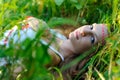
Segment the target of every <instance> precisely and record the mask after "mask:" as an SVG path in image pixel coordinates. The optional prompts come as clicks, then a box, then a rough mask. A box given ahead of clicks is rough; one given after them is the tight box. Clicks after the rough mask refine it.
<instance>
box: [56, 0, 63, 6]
mask: <svg viewBox="0 0 120 80" xmlns="http://www.w3.org/2000/svg"><path fill="white" fill-rule="evenodd" d="M63 2H64V0H55V4H56V5H58V6H60V5H61V4H62V3H63Z"/></svg>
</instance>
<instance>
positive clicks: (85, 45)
mask: <svg viewBox="0 0 120 80" xmlns="http://www.w3.org/2000/svg"><path fill="white" fill-rule="evenodd" d="M81 46H83V49H89V48H91V47H92V45H91V42H90V38H89V37H85V38H83V39H82V40H81Z"/></svg>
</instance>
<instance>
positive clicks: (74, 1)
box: [70, 0, 78, 3]
mask: <svg viewBox="0 0 120 80" xmlns="http://www.w3.org/2000/svg"><path fill="white" fill-rule="evenodd" d="M70 1H71V2H72V3H77V2H78V0H70Z"/></svg>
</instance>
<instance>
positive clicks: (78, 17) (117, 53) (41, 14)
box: [0, 0, 120, 80]
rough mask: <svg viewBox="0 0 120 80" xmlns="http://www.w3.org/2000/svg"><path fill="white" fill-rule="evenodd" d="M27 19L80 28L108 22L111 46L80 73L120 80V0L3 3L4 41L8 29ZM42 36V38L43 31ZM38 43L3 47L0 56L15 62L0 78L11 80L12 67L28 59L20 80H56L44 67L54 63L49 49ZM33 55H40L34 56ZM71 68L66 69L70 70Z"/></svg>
mask: <svg viewBox="0 0 120 80" xmlns="http://www.w3.org/2000/svg"><path fill="white" fill-rule="evenodd" d="M26 16H34V17H37V18H41V19H43V20H45V21H46V22H47V23H48V25H49V26H50V27H55V26H59V25H64V24H68V25H72V26H77V25H84V24H92V23H106V24H107V25H108V28H109V32H110V31H112V32H110V36H109V38H108V39H107V42H108V43H107V44H106V46H104V47H103V48H102V49H101V50H100V51H98V53H97V54H96V55H95V56H93V57H92V58H91V59H90V60H89V62H88V63H87V64H86V65H85V66H84V67H83V68H82V69H81V71H80V74H81V73H82V72H84V70H86V69H87V70H88V71H87V72H86V73H85V75H86V76H85V79H86V80H91V79H95V80H96V79H97V80H107V79H108V80H113V79H115V80H118V79H120V78H119V77H120V70H119V67H120V50H119V48H120V45H119V44H120V39H119V37H120V1H119V0H106V1H104V0H101V2H99V1H97V0H86V1H84V0H80V1H77V0H70V1H69V0H64V1H62V2H61V3H59V4H58V2H57V0H56V2H54V0H41V1H39V0H29V1H27V0H21V1H20V0H0V20H1V21H0V39H1V38H2V36H3V33H4V31H5V30H7V29H10V28H11V27H13V26H14V25H15V24H17V23H18V22H19V21H22V20H24V19H25V17H26ZM71 19H72V20H71ZM69 23H70V24H69ZM77 27H78V26H77ZM39 34H40V35H42V32H40V33H39ZM38 38H40V37H38ZM38 38H37V39H38ZM37 42H39V41H31V40H29V39H28V40H26V41H25V42H24V43H23V44H25V46H26V48H25V49H23V48H22V47H21V46H22V45H20V44H17V45H16V46H17V47H15V46H14V45H11V46H10V48H9V49H5V47H4V46H1V47H0V57H6V56H9V57H10V58H9V59H8V60H11V62H10V65H8V66H7V67H6V68H4V67H2V68H0V79H10V78H11V75H9V74H10V73H11V74H12V71H11V69H12V67H15V64H17V62H16V60H17V59H20V58H21V59H23V60H26V61H25V62H24V63H23V64H24V65H25V68H26V70H27V71H25V72H24V71H23V73H22V74H20V76H18V77H17V79H18V80H19V78H24V79H26V80H28V79H33V80H34V79H40V80H42V79H52V80H54V79H55V78H54V75H53V74H52V73H51V72H50V71H48V70H47V69H46V68H44V67H43V66H42V65H43V64H45V63H48V62H49V61H50V58H49V57H48V55H47V54H44V53H47V51H46V49H47V48H48V46H44V45H43V46H42V47H41V46H39V45H37V44H36V43H37ZM26 43H27V44H26ZM32 43H34V44H32ZM29 46H31V47H29ZM36 46H37V48H36ZM24 53H25V54H24ZM33 53H34V54H36V55H37V56H36V57H33V56H32V55H33ZM39 53H41V54H39ZM14 56H15V57H14ZM43 57H44V58H43ZM82 57H83V56H82ZM79 60H81V58H78V59H76V60H74V61H73V63H75V62H79ZM31 65H32V66H31ZM33 65H34V66H33ZM72 65H73V64H72V62H71V63H69V66H72ZM69 66H67V67H66V68H69ZM54 69H55V70H57V71H58V73H59V75H60V79H61V80H62V79H63V78H62V73H61V72H60V71H59V69H57V68H54ZM3 70H4V71H3ZM49 74H51V75H49ZM7 75H9V76H7ZM45 75H48V77H47V78H45V77H46V76H45ZM36 77H37V78H36ZM79 78H81V76H77V77H76V78H75V80H77V79H79Z"/></svg>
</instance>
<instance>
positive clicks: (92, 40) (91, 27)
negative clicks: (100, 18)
mask: <svg viewBox="0 0 120 80" xmlns="http://www.w3.org/2000/svg"><path fill="white" fill-rule="evenodd" d="M89 27H90V29H91V30H92V29H93V25H90V26H89ZM94 42H95V38H94V37H93V36H91V44H93V43H94Z"/></svg>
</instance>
